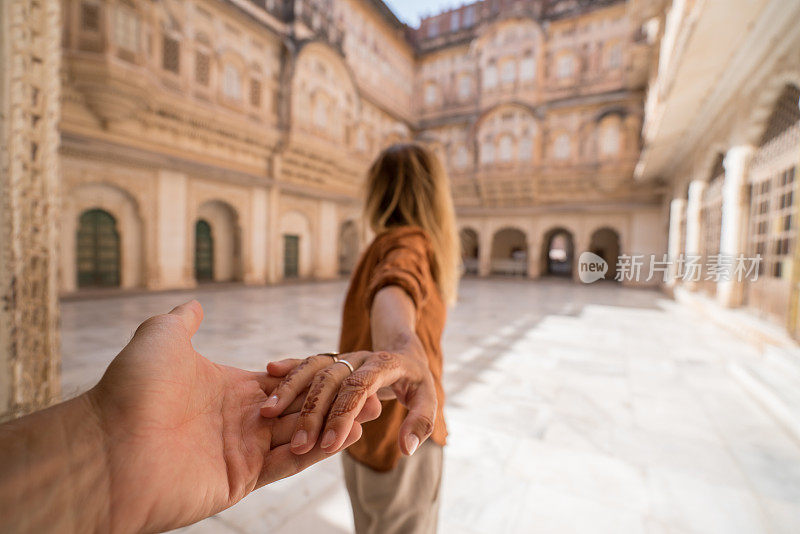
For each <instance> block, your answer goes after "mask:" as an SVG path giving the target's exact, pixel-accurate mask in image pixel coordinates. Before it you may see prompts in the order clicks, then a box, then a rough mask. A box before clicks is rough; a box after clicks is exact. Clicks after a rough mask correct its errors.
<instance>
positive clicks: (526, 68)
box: [519, 51, 536, 82]
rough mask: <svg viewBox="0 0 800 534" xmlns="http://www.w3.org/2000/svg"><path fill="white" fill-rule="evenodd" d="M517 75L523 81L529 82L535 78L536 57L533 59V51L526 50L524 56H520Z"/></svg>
mask: <svg viewBox="0 0 800 534" xmlns="http://www.w3.org/2000/svg"><path fill="white" fill-rule="evenodd" d="M519 77H520V79H521V80H522V81H524V82H529V81H531V80H533V79H534V78H536V59H534V57H533V53H532V52H530V51H528V52H526V53H525V57H523V58H522V63H521V64H520V68H519Z"/></svg>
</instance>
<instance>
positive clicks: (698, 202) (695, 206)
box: [685, 180, 706, 289]
mask: <svg viewBox="0 0 800 534" xmlns="http://www.w3.org/2000/svg"><path fill="white" fill-rule="evenodd" d="M705 190H706V183H705V182H704V181H703V180H692V181H691V183H690V184H689V200H688V201H687V202H686V247H685V248H686V255H687V256H699V255H700V249H701V247H700V239H701V236H702V232H701V226H700V225H701V222H702V221H701V220H700V212H701V210H702V206H703V192H704V191H705ZM686 285H687V286H688V287H689V288H691V289H694V288H695V286H696V285H697V284H696V283H695V282H692V281H689V282H687V283H686Z"/></svg>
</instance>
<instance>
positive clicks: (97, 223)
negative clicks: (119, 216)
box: [76, 209, 120, 288]
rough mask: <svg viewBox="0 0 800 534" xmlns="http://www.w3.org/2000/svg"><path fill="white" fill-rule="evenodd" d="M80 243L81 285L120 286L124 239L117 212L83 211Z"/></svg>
mask: <svg viewBox="0 0 800 534" xmlns="http://www.w3.org/2000/svg"><path fill="white" fill-rule="evenodd" d="M76 243H77V250H76V257H77V261H78V287H79V288H85V287H118V286H119V281H120V239H119V232H118V231H117V221H116V219H115V218H114V216H113V215H111V214H110V213H108V212H107V211H105V210H101V209H90V210H86V211H84V212H83V213H81V216H80V219H79V220H78V232H77V240H76Z"/></svg>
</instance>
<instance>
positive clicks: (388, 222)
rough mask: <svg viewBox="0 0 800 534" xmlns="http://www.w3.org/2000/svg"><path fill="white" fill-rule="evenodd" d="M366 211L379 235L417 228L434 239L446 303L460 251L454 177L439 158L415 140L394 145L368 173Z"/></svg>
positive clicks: (436, 273)
mask: <svg viewBox="0 0 800 534" xmlns="http://www.w3.org/2000/svg"><path fill="white" fill-rule="evenodd" d="M366 186H367V198H366V205H365V212H364V215H365V217H366V219H367V221H368V222H369V224H370V226H371V227H372V230H373V231H374V232H375V233H381V232H383V231H385V230H386V229H388V228H392V227H397V226H419V227H420V228H422V229H423V230H425V232H427V234H428V237H430V240H431V244H432V246H433V252H434V261H433V265H431V271H432V274H433V279H434V281H435V282H436V285H437V286H438V288H439V291H440V292H441V294H442V299H443V300H444V301H445V302H446V303H447V304H453V303H454V302H455V300H456V295H457V291H458V277H459V272H460V261H461V254H460V253H459V242H458V234H457V231H456V221H455V210H454V209H453V197H452V195H451V194H450V181H449V179H448V177H447V172H446V171H445V169H444V166H443V165H442V164H441V162H440V161H439V158H437V157H436V155H435V154H434V153H433V152H432V151H431V150H429V149H427V148H425V147H423V146H422V145H419V144H416V143H402V144H396V145H392V146H390V147H389V148H387V149H386V150H384V151H383V152H381V154H380V155H379V156H378V158H377V159H376V160H375V162H374V163H373V164H372V166H371V167H370V169H369V173H368V174H367V184H366Z"/></svg>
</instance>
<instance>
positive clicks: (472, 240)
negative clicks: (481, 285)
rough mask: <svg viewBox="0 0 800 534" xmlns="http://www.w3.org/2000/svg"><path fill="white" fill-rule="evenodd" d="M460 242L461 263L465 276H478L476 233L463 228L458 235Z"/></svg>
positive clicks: (470, 229)
mask: <svg viewBox="0 0 800 534" xmlns="http://www.w3.org/2000/svg"><path fill="white" fill-rule="evenodd" d="M458 237H459V240H460V241H461V262H462V263H463V264H464V272H465V273H466V274H478V252H479V250H478V232H476V231H475V230H473V229H472V228H463V229H462V230H461V231H460V232H459V233H458Z"/></svg>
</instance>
